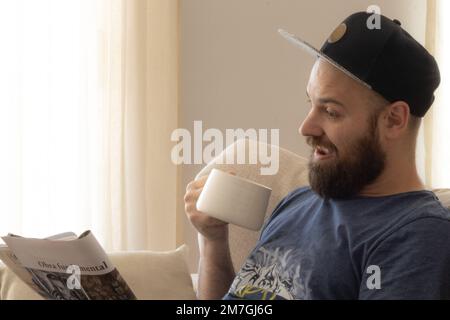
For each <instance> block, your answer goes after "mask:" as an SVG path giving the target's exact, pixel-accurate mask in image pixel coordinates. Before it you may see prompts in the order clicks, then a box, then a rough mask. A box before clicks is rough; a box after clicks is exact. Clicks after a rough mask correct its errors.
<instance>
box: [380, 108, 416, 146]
mask: <svg viewBox="0 0 450 320" xmlns="http://www.w3.org/2000/svg"><path fill="white" fill-rule="evenodd" d="M409 117H410V115H409V105H408V104H407V103H406V102H404V101H396V102H393V103H391V104H390V105H389V106H387V107H386V110H385V111H384V112H383V117H382V126H383V131H384V136H385V137H386V138H387V139H396V138H398V137H399V136H401V135H402V134H403V133H404V132H405V131H406V130H407V129H408V121H409Z"/></svg>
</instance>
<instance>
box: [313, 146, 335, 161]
mask: <svg viewBox="0 0 450 320" xmlns="http://www.w3.org/2000/svg"><path fill="white" fill-rule="evenodd" d="M334 155H335V152H334V150H332V149H330V148H326V147H323V146H316V148H315V149H314V159H315V160H326V159H329V158H332V157H334Z"/></svg>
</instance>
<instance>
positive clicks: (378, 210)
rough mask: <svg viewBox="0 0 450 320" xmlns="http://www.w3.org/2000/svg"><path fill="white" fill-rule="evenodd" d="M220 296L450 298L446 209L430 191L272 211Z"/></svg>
mask: <svg viewBox="0 0 450 320" xmlns="http://www.w3.org/2000/svg"><path fill="white" fill-rule="evenodd" d="M224 299H259V300H265V299H267V300H269V299H450V210H448V209H447V208H445V207H443V206H442V204H441V203H440V202H439V200H438V199H437V198H436V196H435V195H434V194H433V193H432V192H430V191H414V192H406V193H401V194H396V195H389V196H384V197H363V196H355V197H353V198H349V199H345V200H332V199H323V198H321V197H319V196H318V195H317V194H315V193H314V192H313V191H312V190H311V189H310V188H309V187H304V188H300V189H297V190H295V191H293V192H291V193H290V194H289V195H288V196H287V197H286V198H284V199H283V200H282V201H281V202H280V203H279V204H278V205H277V207H276V208H275V210H274V212H273V213H272V216H271V218H270V219H269V220H268V221H267V223H266V224H265V226H264V229H263V231H262V233H261V237H260V239H259V241H258V243H257V245H256V247H255V248H254V249H253V251H252V252H251V253H250V255H249V257H248V258H247V261H246V262H245V263H244V265H243V266H242V268H241V270H240V271H239V272H238V274H237V275H236V278H235V279H234V281H233V283H232V285H231V288H230V290H229V292H228V293H227V294H226V295H225V297H224Z"/></svg>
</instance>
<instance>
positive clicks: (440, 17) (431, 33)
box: [418, 0, 450, 188]
mask: <svg viewBox="0 0 450 320" xmlns="http://www.w3.org/2000/svg"><path fill="white" fill-rule="evenodd" d="M448 12H450V4H449V3H448V1H442V0H428V2H427V25H426V47H427V49H428V50H429V51H430V52H431V53H432V54H433V55H434V57H435V58H436V60H437V62H438V64H439V68H440V71H441V84H440V87H439V88H438V90H437V91H436V100H435V102H434V104H433V107H432V108H431V109H430V110H429V112H428V113H427V115H426V116H425V117H424V120H423V124H422V128H421V132H420V136H419V141H422V148H420V147H419V152H418V163H422V164H423V165H422V168H423V170H422V178H423V179H424V181H425V184H426V185H427V186H428V187H430V188H449V187H450V166H449V163H450V145H449V142H448V137H450V126H449V119H450V109H449V108H448V104H449V101H450V94H449V90H450V83H449V81H450V64H449V62H448V58H447V57H448V56H449V55H450V42H449V40H448V39H450V22H447V21H448V19H447V17H446V15H445V14H446V13H448Z"/></svg>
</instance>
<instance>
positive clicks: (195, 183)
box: [186, 175, 209, 191]
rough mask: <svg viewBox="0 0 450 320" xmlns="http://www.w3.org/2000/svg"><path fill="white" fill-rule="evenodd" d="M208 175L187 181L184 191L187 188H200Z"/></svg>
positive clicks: (187, 189)
mask: <svg viewBox="0 0 450 320" xmlns="http://www.w3.org/2000/svg"><path fill="white" fill-rule="evenodd" d="M208 176H209V175H206V176H203V177H201V178H198V179H197V180H194V181H191V182H189V183H188V185H187V187H186V191H189V190H194V189H198V188H201V187H203V186H204V185H205V183H206V180H207V179H208Z"/></svg>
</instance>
